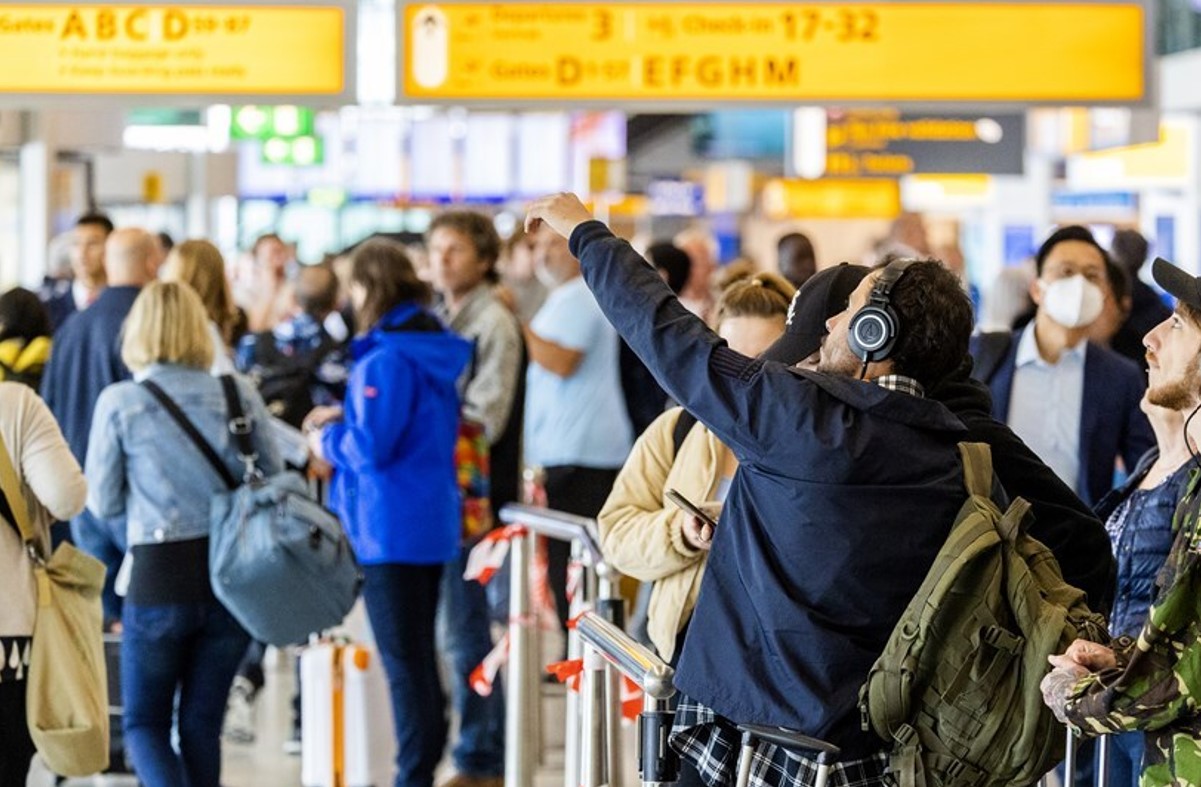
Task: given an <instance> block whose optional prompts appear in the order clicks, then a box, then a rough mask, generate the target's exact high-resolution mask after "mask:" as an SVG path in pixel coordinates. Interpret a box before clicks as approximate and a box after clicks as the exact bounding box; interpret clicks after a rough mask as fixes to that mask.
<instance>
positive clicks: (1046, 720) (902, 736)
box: [859, 443, 1106, 787]
mask: <svg viewBox="0 0 1201 787" xmlns="http://www.w3.org/2000/svg"><path fill="white" fill-rule="evenodd" d="M959 450H960V454H961V456H962V457H963V468H964V479H965V482H966V486H967V491H968V495H969V497H968V500H967V502H965V503H964V504H963V508H961V509H960V511H959V515H958V516H957V517H956V518H955V524H954V526H953V528H952V530H951V533H950V535H949V536H948V538H947V541H946V543H945V544H944V545H943V547H942V549H941V550H940V551H939V553H938V557H937V558H935V560H934V565H933V566H932V567H931V568H930V572H929V574H927V576H926V579H925V581H924V582H923V583H922V586H921V588H920V589H919V590H918V592H917V595H916V596H914V598H913V600H912V601H911V602H910V603H909V606H908V607H907V608H906V610H905V613H904V615H902V616H901V619H900V621H899V622H898V623H897V626H896V628H895V629H894V630H893V633H892V636H891V637H890V638H889V640H888V645H887V646H886V647H885V648H884V653H883V654H882V655H881V656H880V658H879V659H877V660H876V663H875V665H873V667H872V669H871V672H870V673H869V674H868V678H867V683H866V684H865V685H864V686H863V688H862V689H861V691H860V694H859V699H860V708H861V710H862V712H863V720H864V729H865V730H868V729H870V730H874V731H875V732H876V734H877V735H879V736H881V737H882V738H884V740H886V741H889V742H890V743H892V750H891V754H890V771H891V772H892V773H893V775H894V777H895V778H896V781H897V784H898V786H899V787H1002V785H1011V786H1013V787H1024V785H1030V784H1033V783H1034V782H1036V781H1038V779H1039V778H1040V777H1042V776H1043V774H1045V773H1046V772H1047V771H1049V770H1050V769H1051V768H1053V767H1054V766H1055V765H1056V763H1058V762H1059V761H1060V760H1061V759H1063V746H1064V737H1065V736H1064V734H1063V727H1062V725H1060V724H1059V723H1058V722H1056V721H1055V718H1054V717H1053V716H1052V715H1051V712H1050V711H1049V710H1047V708H1046V707H1045V706H1044V705H1043V700H1042V694H1041V692H1040V691H1039V683H1040V682H1041V681H1042V679H1043V677H1044V676H1045V675H1046V674H1047V672H1048V670H1049V666H1048V664H1047V657H1048V656H1050V655H1052V654H1056V653H1062V652H1063V651H1064V650H1066V649H1067V647H1068V645H1070V644H1071V643H1072V641H1073V640H1075V639H1077V638H1081V639H1091V640H1096V641H1105V639H1106V634H1105V621H1104V619H1103V618H1102V617H1101V616H1099V615H1096V614H1094V613H1093V612H1091V611H1090V610H1089V609H1088V607H1087V605H1086V604H1085V596H1084V592H1083V591H1080V590H1077V589H1076V588H1073V587H1071V586H1069V585H1068V584H1067V583H1066V582H1064V580H1063V576H1062V575H1061V574H1060V571H1059V564H1058V563H1057V562H1056V560H1055V557H1054V556H1053V555H1052V554H1051V551H1050V550H1049V549H1047V548H1046V547H1045V546H1043V545H1042V544H1041V543H1039V542H1038V541H1036V540H1034V539H1033V538H1031V537H1030V536H1029V535H1027V534H1026V528H1025V525H1026V523H1027V519H1028V517H1029V515H1030V504H1029V503H1027V502H1026V501H1025V500H1022V499H1021V498H1017V499H1015V500H1014V501H1013V504H1012V505H1010V506H1009V508H1008V510H1006V511H1005V512H1004V513H1002V512H1001V510H1000V509H999V508H998V507H997V506H996V504H995V503H993V501H992V499H991V492H992V480H993V472H992V457H991V454H990V452H989V449H988V446H987V445H984V444H982V443H961V444H960V446H959Z"/></svg>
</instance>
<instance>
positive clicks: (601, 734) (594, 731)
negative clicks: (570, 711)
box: [580, 643, 608, 787]
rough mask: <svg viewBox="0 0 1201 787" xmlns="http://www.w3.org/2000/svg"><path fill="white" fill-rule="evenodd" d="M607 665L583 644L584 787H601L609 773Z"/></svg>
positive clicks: (581, 689) (581, 762) (582, 745)
mask: <svg viewBox="0 0 1201 787" xmlns="http://www.w3.org/2000/svg"><path fill="white" fill-rule="evenodd" d="M605 676H606V674H605V661H604V659H603V658H601V656H600V654H598V653H597V652H596V649H595V648H593V647H592V646H591V645H589V644H587V643H585V644H584V674H583V680H582V681H581V686H580V694H581V703H582V705H583V712H582V714H581V717H582V718H581V722H580V726H581V728H582V732H583V736H582V739H581V742H580V765H581V767H582V769H583V771H582V773H581V778H580V784H581V785H583V787H601V785H603V784H605V771H606V770H607V766H608V763H607V761H606V760H607V758H606V754H605V751H606V749H607V746H606V745H605V744H606V737H607V735H606V733H607V726H608V725H607V724H606V719H607V717H608V713H606V709H605V694H606V691H605V689H606V686H605V683H606V680H605Z"/></svg>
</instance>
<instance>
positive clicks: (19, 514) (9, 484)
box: [0, 438, 40, 559]
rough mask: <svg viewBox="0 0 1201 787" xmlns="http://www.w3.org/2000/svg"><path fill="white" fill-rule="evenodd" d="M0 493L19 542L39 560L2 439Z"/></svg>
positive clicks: (14, 473)
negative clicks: (18, 535) (9, 512)
mask: <svg viewBox="0 0 1201 787" xmlns="http://www.w3.org/2000/svg"><path fill="white" fill-rule="evenodd" d="M0 493H3V494H4V497H5V499H6V500H7V501H8V507H9V509H10V510H11V511H12V514H13V524H14V525H16V526H17V532H18V533H20V534H21V540H22V541H24V542H25V548H26V549H28V550H29V552H30V557H33V558H35V559H40V557H39V555H38V553H37V534H36V533H34V532H33V525H31V524H30V522H29V509H28V507H26V505H25V496H24V495H22V494H21V482H20V481H19V480H18V479H17V470H16V468H15V467H14V466H13V460H12V457H11V456H9V453H8V446H6V445H5V444H4V440H3V438H0Z"/></svg>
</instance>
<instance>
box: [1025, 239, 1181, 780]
mask: <svg viewBox="0 0 1201 787" xmlns="http://www.w3.org/2000/svg"><path fill="white" fill-rule="evenodd" d="M1151 272H1152V274H1153V276H1154V277H1155V282H1156V283H1157V284H1158V285H1159V286H1160V287H1163V288H1164V289H1165V290H1167V291H1168V293H1170V294H1171V295H1173V296H1175V297H1176V298H1177V299H1178V303H1177V305H1176V311H1175V312H1174V313H1173V314H1172V315H1171V316H1170V317H1168V319H1166V320H1164V321H1163V322H1161V323H1160V324H1159V325H1158V326H1156V327H1155V328H1153V329H1152V330H1151V332H1150V333H1148V334H1147V335H1146V336H1145V337H1144V339H1143V345H1144V347H1145V348H1146V360H1147V364H1148V366H1149V367H1150V370H1149V371H1150V382H1151V389H1150V391H1149V393H1148V396H1149V397H1150V396H1152V395H1154V397H1155V403H1156V404H1158V405H1159V406H1161V407H1166V408H1169V409H1173V410H1176V411H1177V412H1179V413H1180V415H1182V416H1184V417H1185V421H1184V433H1185V442H1186V445H1187V446H1188V450H1189V452H1190V453H1191V454H1192V461H1193V462H1194V463H1196V462H1197V461H1198V456H1197V454H1196V448H1195V446H1196V445H1197V444H1198V443H1201V419H1197V418H1196V417H1195V416H1196V415H1197V413H1198V412H1199V411H1201V279H1198V278H1195V277H1193V276H1192V275H1190V274H1188V273H1186V272H1184V271H1182V270H1181V269H1180V268H1177V267H1176V266H1175V265H1172V264H1171V263H1169V262H1167V261H1166V260H1163V259H1157V260H1155V263H1154V265H1153V267H1152V269H1151ZM1199 492H1201V474H1199V473H1196V472H1194V473H1193V474H1192V476H1191V477H1190V478H1189V480H1188V482H1187V485H1186V486H1185V491H1184V495H1183V497H1182V498H1181V500H1180V504H1179V505H1178V506H1177V508H1176V515H1175V518H1174V526H1175V528H1176V529H1177V536H1176V540H1175V543H1174V545H1173V547H1172V551H1171V552H1170V553H1169V555H1168V559H1167V562H1166V563H1165V564H1164V569H1163V571H1161V572H1160V574H1159V578H1158V583H1159V584H1160V590H1159V595H1158V596H1157V597H1156V600H1155V602H1154V603H1153V604H1152V605H1151V609H1150V612H1149V613H1148V617H1147V621H1146V623H1144V624H1143V628H1142V631H1141V632H1140V633H1139V635H1138V637H1137V639H1135V638H1131V637H1120V638H1119V639H1117V640H1115V641H1114V647H1113V648H1112V649H1110V648H1106V647H1104V646H1102V645H1098V644H1096V643H1091V642H1087V643H1086V642H1083V641H1079V640H1078V641H1076V642H1074V643H1073V644H1072V646H1071V647H1070V648H1068V651H1067V652H1066V653H1065V654H1063V655H1062V656H1053V657H1052V658H1051V663H1052V665H1053V666H1054V667H1055V669H1054V670H1053V671H1052V672H1051V674H1049V675H1048V676H1047V677H1046V678H1045V679H1044V680H1043V685H1042V689H1043V698H1044V700H1045V702H1046V704H1047V706H1048V707H1049V708H1051V710H1052V711H1054V712H1055V714H1056V715H1057V716H1058V717H1059V718H1060V719H1061V720H1066V721H1067V722H1068V723H1069V724H1071V725H1072V726H1073V727H1077V728H1080V729H1083V730H1085V731H1086V732H1088V733H1090V734H1103V735H1106V734H1118V733H1123V732H1130V731H1143V732H1144V733H1145V734H1146V742H1145V746H1144V750H1143V757H1142V774H1141V778H1140V781H1139V783H1140V784H1141V785H1143V787H1161V785H1162V786H1163V787H1166V786H1167V785H1189V786H1190V787H1194V786H1195V785H1201V710H1198V706H1197V697H1198V696H1201V667H1199V666H1198V665H1201V594H1198V592H1197V588H1198V584H1199V583H1201V560H1198V551H1199V547H1201V494H1198V493H1199Z"/></svg>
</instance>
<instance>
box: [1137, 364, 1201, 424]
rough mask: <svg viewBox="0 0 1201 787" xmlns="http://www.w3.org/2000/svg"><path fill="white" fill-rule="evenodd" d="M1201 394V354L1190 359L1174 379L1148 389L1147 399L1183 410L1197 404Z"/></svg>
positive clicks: (1169, 408) (1170, 407)
mask: <svg viewBox="0 0 1201 787" xmlns="http://www.w3.org/2000/svg"><path fill="white" fill-rule="evenodd" d="M1199 396H1201V356H1196V357H1194V358H1193V360H1191V361H1189V364H1188V366H1186V367H1184V371H1183V372H1181V374H1180V376H1179V377H1177V378H1176V379H1174V380H1171V381H1169V382H1166V383H1164V384H1163V385H1157V386H1155V387H1154V388H1151V389H1149V390H1148V391H1147V401H1148V402H1150V403H1151V404H1153V405H1155V406H1157V407H1163V408H1165V409H1168V410H1177V411H1180V412H1183V411H1185V410H1191V409H1193V408H1194V407H1196V405H1197V399H1198V397H1199Z"/></svg>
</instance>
